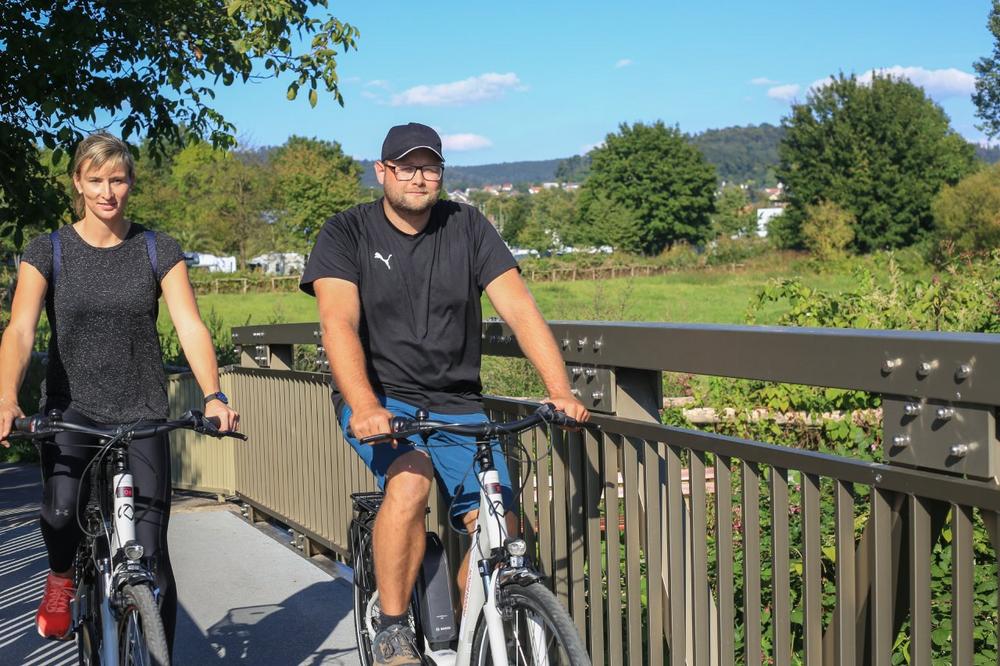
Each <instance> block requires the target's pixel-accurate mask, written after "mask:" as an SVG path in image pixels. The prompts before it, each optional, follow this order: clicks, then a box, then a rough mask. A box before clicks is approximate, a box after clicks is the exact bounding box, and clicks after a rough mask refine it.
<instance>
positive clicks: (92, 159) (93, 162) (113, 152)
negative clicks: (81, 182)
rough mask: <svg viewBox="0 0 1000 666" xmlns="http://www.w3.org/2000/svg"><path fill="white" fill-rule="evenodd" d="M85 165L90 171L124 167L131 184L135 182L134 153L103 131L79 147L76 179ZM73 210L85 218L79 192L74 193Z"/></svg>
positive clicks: (74, 173)
mask: <svg viewBox="0 0 1000 666" xmlns="http://www.w3.org/2000/svg"><path fill="white" fill-rule="evenodd" d="M84 164H87V168H88V169H93V168H95V167H96V168H100V167H102V166H104V165H105V164H111V165H114V166H123V167H125V171H126V173H127V174H128V179H129V182H135V162H134V161H133V160H132V152H131V151H130V150H129V149H128V145H127V144H126V143H125V142H124V141H122V140H121V139H119V138H118V137H116V136H114V135H113V134H109V133H108V132H105V131H103V130H102V131H100V132H94V133H93V134H91V135H90V136H88V137H87V138H86V139H84V140H83V141H81V142H80V143H79V145H77V147H76V154H75V155H74V156H73V177H74V178H80V177H81V173H80V171H81V170H82V169H83V165H84ZM73 210H74V211H76V214H77V216H79V217H83V215H84V213H85V212H86V208H85V206H84V203H83V195H82V194H81V193H80V192H77V191H74V193H73Z"/></svg>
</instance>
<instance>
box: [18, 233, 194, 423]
mask: <svg viewBox="0 0 1000 666" xmlns="http://www.w3.org/2000/svg"><path fill="white" fill-rule="evenodd" d="M144 231H145V228H144V227H142V226H141V225H138V224H132V225H131V227H130V228H129V231H128V235H127V236H126V237H125V240H124V241H122V242H121V243H119V244H118V245H116V246H114V247H108V248H99V247H93V246H91V245H88V244H87V243H86V242H85V241H84V240H83V239H82V238H81V237H80V235H79V234H78V233H77V232H76V230H75V229H74V228H73V227H72V226H66V227H63V228H61V229H59V231H58V234H59V242H60V244H61V245H62V263H61V266H60V270H59V276H58V278H56V280H55V289H53V288H52V240H51V239H50V238H49V235H48V234H44V235H42V236H38V237H37V238H34V239H32V241H31V242H30V243H28V246H27V248H25V250H24V256H23V257H22V261H25V262H27V263H29V264H31V265H32V266H34V267H35V268H37V269H38V271H39V272H40V273H41V274H42V275H43V276H44V277H45V279H46V280H48V282H49V290H48V293H47V294H46V296H45V312H46V314H47V315H48V318H49V324H50V326H51V328H52V335H51V336H50V338H49V362H48V367H47V369H46V375H45V387H44V390H43V391H42V394H43V398H42V400H43V404H42V406H41V408H42V410H43V411H47V410H49V409H53V408H55V409H67V408H68V407H73V408H74V409H76V410H77V411H78V412H80V413H81V414H83V415H84V416H87V417H89V418H91V419H93V420H94V421H97V422H99V423H125V422H128V421H134V420H137V419H148V418H164V417H166V416H167V415H168V409H169V408H168V405H167V380H166V376H165V374H164V372H163V359H162V354H161V351H160V339H159V336H158V335H157V332H156V314H157V300H158V298H159V292H158V284H159V281H160V280H162V279H163V277H164V276H165V275H166V274H167V273H168V272H169V271H170V269H171V268H173V267H174V266H175V265H176V264H177V262H179V261H181V260H182V259H183V258H184V256H183V254H181V248H180V246H179V245H178V244H177V241H175V240H174V239H173V238H171V237H169V236H167V235H165V234H161V233H159V232H157V233H156V255H157V257H156V263H157V273H158V275H156V276H155V278H154V276H153V266H152V263H151V262H150V258H149V253H148V252H147V250H146V239H145V238H144V236H143V232H144Z"/></svg>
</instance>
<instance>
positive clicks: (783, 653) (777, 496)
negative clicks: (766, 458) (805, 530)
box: [770, 467, 792, 664]
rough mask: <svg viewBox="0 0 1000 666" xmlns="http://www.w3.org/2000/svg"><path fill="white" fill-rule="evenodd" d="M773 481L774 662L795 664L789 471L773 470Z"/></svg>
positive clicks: (771, 476) (772, 585)
mask: <svg viewBox="0 0 1000 666" xmlns="http://www.w3.org/2000/svg"><path fill="white" fill-rule="evenodd" d="M770 480H771V599H772V602H771V605H772V614H773V618H774V620H773V622H772V623H771V627H772V630H773V634H774V663H776V664H790V663H792V632H791V621H792V620H791V609H790V608H789V604H790V598H791V583H790V581H789V557H788V544H789V531H788V470H787V469H783V468H780V467H772V468H771V473H770Z"/></svg>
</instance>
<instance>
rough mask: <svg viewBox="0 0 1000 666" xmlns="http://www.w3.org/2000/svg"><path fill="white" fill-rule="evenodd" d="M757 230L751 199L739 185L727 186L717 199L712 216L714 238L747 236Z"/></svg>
mask: <svg viewBox="0 0 1000 666" xmlns="http://www.w3.org/2000/svg"><path fill="white" fill-rule="evenodd" d="M756 228H757V216H756V215H755V214H754V211H753V207H751V206H750V197H749V196H747V192H746V190H744V189H743V188H742V187H740V186H739V185H726V186H725V187H724V188H722V191H720V192H719V196H718V197H716V199H715V214H713V215H712V236H713V237H714V238H718V237H719V236H725V237H726V238H728V237H730V236H747V235H749V234H751V233H753V232H754V230H755V229H756Z"/></svg>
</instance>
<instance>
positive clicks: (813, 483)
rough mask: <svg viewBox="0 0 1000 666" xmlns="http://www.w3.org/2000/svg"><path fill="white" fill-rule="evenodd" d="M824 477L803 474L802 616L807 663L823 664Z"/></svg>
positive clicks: (819, 665)
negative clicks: (822, 523) (821, 495)
mask: <svg viewBox="0 0 1000 666" xmlns="http://www.w3.org/2000/svg"><path fill="white" fill-rule="evenodd" d="M820 538H821V537H820V480H819V476H817V475H815V474H803V475H802V542H803V543H802V577H803V585H802V617H803V625H804V626H803V631H804V633H805V635H804V637H803V638H804V643H805V645H804V648H805V663H806V666H821V665H822V663H823V580H822V577H821V576H822V564H823V563H822V554H821V552H820Z"/></svg>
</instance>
